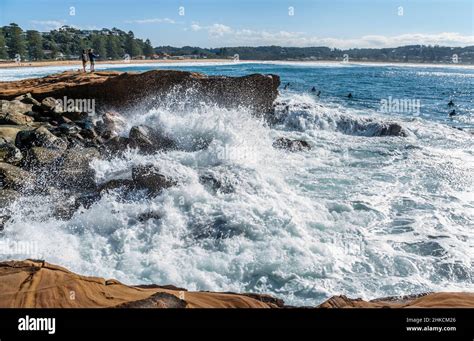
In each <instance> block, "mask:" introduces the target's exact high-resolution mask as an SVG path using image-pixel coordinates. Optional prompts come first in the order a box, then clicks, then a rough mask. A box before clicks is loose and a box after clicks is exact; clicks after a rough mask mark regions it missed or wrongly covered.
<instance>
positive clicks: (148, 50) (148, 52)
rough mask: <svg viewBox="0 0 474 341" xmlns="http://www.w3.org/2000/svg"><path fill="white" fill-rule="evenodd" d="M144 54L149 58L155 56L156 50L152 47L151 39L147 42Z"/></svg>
mask: <svg viewBox="0 0 474 341" xmlns="http://www.w3.org/2000/svg"><path fill="white" fill-rule="evenodd" d="M143 54H144V55H145V56H147V57H150V56H152V55H153V54H155V50H154V49H153V46H152V45H151V42H150V39H147V40H146V41H145V44H144V46H143Z"/></svg>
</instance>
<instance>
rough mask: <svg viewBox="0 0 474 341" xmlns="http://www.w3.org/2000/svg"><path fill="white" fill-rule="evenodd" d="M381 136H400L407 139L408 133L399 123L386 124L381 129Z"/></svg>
mask: <svg viewBox="0 0 474 341" xmlns="http://www.w3.org/2000/svg"><path fill="white" fill-rule="evenodd" d="M380 136H400V137H407V133H406V131H405V130H404V129H403V127H402V126H401V125H400V124H398V123H388V124H384V125H383V126H382V128H381V129H380Z"/></svg>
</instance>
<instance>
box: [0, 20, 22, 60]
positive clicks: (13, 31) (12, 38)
mask: <svg viewBox="0 0 474 341" xmlns="http://www.w3.org/2000/svg"><path fill="white" fill-rule="evenodd" d="M4 31H5V38H6V42H7V51H8V55H9V57H10V58H15V57H16V55H17V54H18V55H20V56H21V57H22V58H24V57H25V55H26V46H25V37H24V34H23V30H22V29H21V27H20V26H18V25H17V24H14V23H11V24H10V26H5V27H4Z"/></svg>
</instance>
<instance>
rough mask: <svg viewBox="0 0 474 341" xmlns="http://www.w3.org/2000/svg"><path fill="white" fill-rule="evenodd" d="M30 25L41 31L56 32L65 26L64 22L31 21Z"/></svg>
mask: <svg viewBox="0 0 474 341" xmlns="http://www.w3.org/2000/svg"><path fill="white" fill-rule="evenodd" d="M31 23H32V24H33V25H35V26H36V29H38V30H42V31H43V30H44V31H50V30H56V29H58V28H60V27H61V26H64V25H66V21H65V20H31Z"/></svg>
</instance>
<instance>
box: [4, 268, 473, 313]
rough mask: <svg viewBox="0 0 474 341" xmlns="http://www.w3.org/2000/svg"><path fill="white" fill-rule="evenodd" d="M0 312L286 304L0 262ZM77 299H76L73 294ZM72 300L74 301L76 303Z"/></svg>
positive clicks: (449, 301)
mask: <svg viewBox="0 0 474 341" xmlns="http://www.w3.org/2000/svg"><path fill="white" fill-rule="evenodd" d="M0 292H2V295H0V307H1V308H110V307H115V308H285V307H286V306H285V304H284V302H283V301H282V300H280V299H277V298H275V297H273V296H270V295H263V294H253V293H243V294H236V293H217V292H199V291H198V292H194V291H187V290H186V289H182V288H177V287H174V286H172V285H165V286H160V285H141V286H129V285H125V284H122V283H120V282H118V281H116V280H105V279H103V278H99V277H86V276H81V275H78V274H75V273H73V272H70V271H69V270H67V269H65V268H62V267H60V266H57V265H53V264H49V263H47V262H44V261H37V260H25V261H7V262H0ZM72 293H73V296H71V294H72ZM71 297H73V299H71ZM354 307H357V308H386V307H387V308H454V307H465V308H468V307H469V308H473V307H474V294H472V293H433V294H425V295H420V296H411V297H401V298H383V299H378V300H373V301H370V302H367V301H363V300H360V299H349V298H347V297H345V296H334V297H332V298H331V299H329V300H327V301H326V302H324V303H323V304H321V305H319V306H318V308H354Z"/></svg>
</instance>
